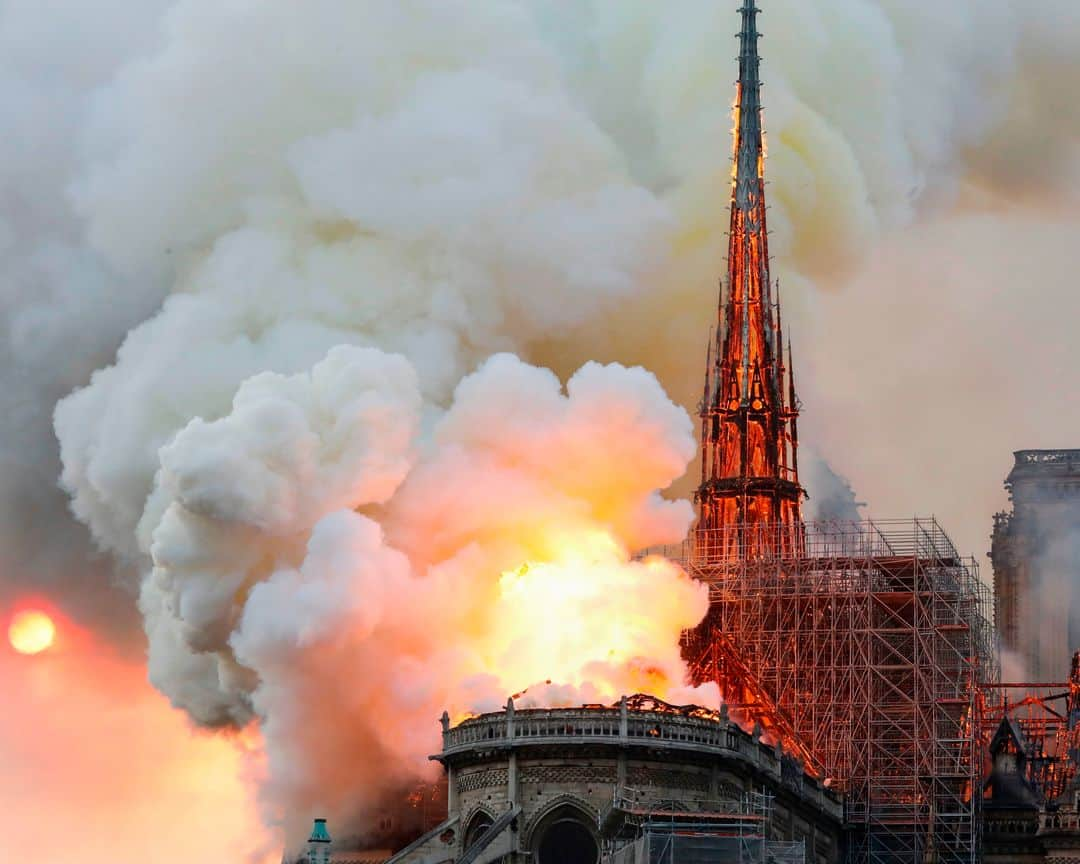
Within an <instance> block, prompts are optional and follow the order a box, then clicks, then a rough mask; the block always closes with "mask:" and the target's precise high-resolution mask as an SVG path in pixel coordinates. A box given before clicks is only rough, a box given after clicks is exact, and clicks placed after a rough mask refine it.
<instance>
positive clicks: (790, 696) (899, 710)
mask: <svg viewBox="0 0 1080 864" xmlns="http://www.w3.org/2000/svg"><path fill="white" fill-rule="evenodd" d="M791 530H792V528H791V525H788V524H784V525H780V524H778V525H764V524H754V525H742V526H734V527H730V528H723V529H718V530H716V531H698V532H697V533H696V534H695V535H694V536H693V537H692V538H691V539H690V540H689V541H688V542H687V543H686V544H684V545H682V546H681V547H676V548H673V549H667V550H664V553H663V554H665V555H666V556H667V557H669V558H671V559H672V560H675V561H676V562H677V563H679V564H680V565H681V566H683V567H684V568H685V569H686V571H687V572H688V573H689V574H690V575H691V576H693V577H694V578H695V579H698V580H699V581H701V582H703V583H705V584H706V585H708V586H709V594H710V600H711V603H710V609H709V613H708V615H707V616H706V618H705V620H704V621H703V622H702V623H701V624H700V625H699V626H698V627H697V628H696V629H695V630H693V631H690V632H688V633H686V634H684V638H683V650H684V655H685V656H686V658H687V660H688V662H689V663H690V666H691V672H692V676H693V678H694V681H695V683H703V682H706V681H715V682H716V683H718V684H719V686H720V689H721V693H722V694H723V695H724V698H725V700H726V701H727V702H728V703H729V705H730V707H731V709H732V711H733V714H736V716H737V712H742V714H743V715H744V716H745V717H746V718H747V721H748V722H755V723H760V724H761V726H762V727H763V728H764V729H765V731H766V733H767V734H769V735H771V736H773V737H774V738H776V739H778V740H780V741H781V743H783V744H784V747H785V750H787V751H788V752H792V753H799V754H802V755H803V757H804V761H805V762H806V763H807V767H808V768H809V769H811V770H812V771H814V772H816V773H819V774H820V775H821V776H822V777H824V778H825V780H826V782H827V783H828V784H830V785H832V786H834V787H836V788H838V789H840V790H842V791H843V792H844V793H845V794H846V797H847V802H848V803H847V819H848V821H849V823H850V824H851V825H852V826H853V827H854V829H855V834H854V837H853V843H852V846H851V856H850V857H851V860H853V861H859V862H869V864H912V862H919V861H922V860H924V859H925V858H927V856H928V855H930V854H931V853H932V854H933V856H934V860H935V861H937V862H940V864H961V862H963V864H975V862H976V861H977V860H978V848H979V830H980V819H979V812H978V810H979V799H980V795H979V792H978V791H977V790H978V788H979V782H980V777H981V769H982V754H981V752H980V749H979V748H980V746H981V741H980V730H979V729H978V727H979V723H978V722H977V720H978V718H979V716H980V712H979V710H978V709H979V705H978V704H977V703H978V698H979V697H978V693H979V688H978V683H979V682H980V681H988V680H995V681H996V680H997V674H998V673H997V667H996V660H995V655H994V652H993V630H992V625H991V622H990V614H991V605H990V604H991V601H990V592H989V589H988V588H987V586H985V585H984V584H983V583H982V582H981V581H980V580H979V577H978V568H977V565H976V564H975V562H974V560H973V559H970V558H964V557H962V556H961V555H960V554H959V553H958V552H957V551H956V549H955V547H954V546H953V544H952V542H951V541H950V540H949V538H948V536H947V535H946V534H945V532H944V531H943V530H942V529H941V527H940V526H939V525H938V524H937V522H936V521H935V520H933V519H912V520H904V521H888V522H881V521H875V522H869V521H868V522H857V523H847V522H824V523H820V522H819V523H807V524H806V525H805V527H803V526H799V531H800V536H799V537H798V538H797V542H796V543H794V544H792V543H791V542H789V538H790V532H791ZM770 549H773V550H786V551H784V552H781V553H776V554H771V553H769V552H765V553H764V554H761V553H755V555H754V556H749V555H745V554H742V550H770Z"/></svg>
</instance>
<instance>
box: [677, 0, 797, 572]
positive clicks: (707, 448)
mask: <svg viewBox="0 0 1080 864" xmlns="http://www.w3.org/2000/svg"><path fill="white" fill-rule="evenodd" d="M758 12H759V10H758V8H757V6H756V5H755V3H754V0H744V2H743V6H742V9H741V14H742V28H741V32H740V33H739V41H740V50H739V81H738V85H737V90H736V96H735V109H734V110H735V130H734V135H735V143H734V169H733V172H732V183H731V227H730V232H729V239H728V267H727V281H726V284H725V285H724V286H723V290H722V291H721V296H720V309H719V327H718V329H717V333H716V337H715V338H716V343H715V350H710V357H711V360H710V361H709V363H708V368H707V369H706V385H705V398H704V400H703V402H702V405H701V452H702V465H701V486H700V487H699V488H698V491H697V494H696V500H697V503H698V507H699V520H698V527H697V542H698V544H699V547H702V546H704V547H705V548H708V549H709V550H710V554H713V555H716V554H719V555H722V556H724V557H733V558H753V557H759V556H761V555H764V554H773V553H775V554H796V553H797V552H799V551H800V550H801V548H802V542H801V538H802V499H803V497H804V496H805V494H806V493H805V492H804V491H803V488H802V486H800V485H799V474H798V463H797V460H796V450H797V446H798V435H797V431H796V418H797V416H798V400H797V399H796V397H795V389H794V385H793V381H792V380H790V379H789V380H788V381H787V386H786V387H785V376H786V375H787V369H786V368H785V365H784V352H783V346H782V344H781V339H782V334H781V331H780V305H779V302H778V301H777V302H776V303H775V305H774V302H773V296H772V285H771V279H770V275H769V239H768V229H767V225H766V206H765V145H764V138H763V134H762V125H761V78H760V66H761V58H760V56H759V54H758V39H759V35H760V34H759V33H758V29H757V16H758ZM736 526H738V527H739V530H737V531H736V530H732V529H735V528H736ZM718 547H719V548H718Z"/></svg>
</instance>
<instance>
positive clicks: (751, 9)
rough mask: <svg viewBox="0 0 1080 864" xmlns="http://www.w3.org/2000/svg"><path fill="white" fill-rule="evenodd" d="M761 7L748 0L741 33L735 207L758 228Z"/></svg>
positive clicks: (750, 223) (743, 12)
mask: <svg viewBox="0 0 1080 864" xmlns="http://www.w3.org/2000/svg"><path fill="white" fill-rule="evenodd" d="M758 11H759V10H758V8H757V6H756V5H755V3H754V0H744V2H743V5H742V9H741V10H740V12H741V14H742V29H741V30H740V32H739V90H738V112H739V118H738V119H739V122H738V125H737V127H736V129H735V135H736V142H735V195H734V199H735V205H736V206H737V207H738V208H739V210H741V211H742V212H743V213H744V214H745V215H746V217H747V221H748V223H749V224H748V226H747V227H749V228H751V229H752V230H753V229H756V228H759V227H760V226H758V225H757V218H756V217H757V209H758V204H759V201H758V190H759V185H760V181H761V179H762V177H763V174H764V170H763V167H764V166H763V164H762V162H763V160H762V155H763V153H764V143H763V138H762V132H761V56H760V55H759V54H758V40H759V39H760V38H761V34H760V33H758V29H757V16H758Z"/></svg>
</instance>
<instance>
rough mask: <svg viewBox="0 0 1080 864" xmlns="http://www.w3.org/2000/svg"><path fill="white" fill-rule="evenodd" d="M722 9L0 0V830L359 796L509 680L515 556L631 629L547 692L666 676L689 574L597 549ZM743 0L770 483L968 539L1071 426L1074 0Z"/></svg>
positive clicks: (697, 172)
mask: <svg viewBox="0 0 1080 864" xmlns="http://www.w3.org/2000/svg"><path fill="white" fill-rule="evenodd" d="M734 5H735V4H733V3H730V4H719V5H718V4H715V3H712V2H711V0H675V2H672V3H668V4H663V7H661V6H658V5H657V4H655V3H652V2H650V0H567V2H564V3H558V4H551V3H547V2H540V0H483V2H476V0H359V2H357V0H354V2H346V0H312V2H309V3H305V4H303V5H302V6H298V5H296V4H294V3H292V2H289V0H263V2H259V3H256V2H253V0H230V2H227V3H222V2H210V0H105V2H102V3H96V4H86V3H82V2H78V0H51V2H41V0H0V116H3V117H5V118H7V121H6V122H7V123H8V124H9V126H10V127H11V132H10V134H6V135H3V136H0V623H3V624H4V625H5V626H4V629H5V630H6V624H7V622H9V621H10V620H11V618H12V616H14V615H15V614H16V613H17V612H18V611H19V610H21V609H24V608H26V607H27V606H29V605H37V606H40V607H43V608H44V609H45V610H46V611H48V612H49V613H50V614H52V615H53V617H54V618H55V620H56V622H57V625H58V636H57V641H56V644H55V646H54V647H53V648H51V649H50V650H48V651H45V652H43V653H41V654H38V655H34V656H25V655H19V654H16V653H15V652H14V651H12V650H8V649H7V648H4V649H3V650H2V656H0V685H2V686H3V687H4V689H5V692H7V693H9V694H14V695H15V696H16V698H14V699H12V700H10V704H9V705H8V709H7V710H6V711H5V713H4V716H3V718H2V719H0V752H2V753H3V764H4V766H5V768H7V767H8V766H12V767H11V770H5V771H4V772H3V775H4V776H3V779H0V837H2V838H6V839H3V840H0V857H10V856H11V855H12V854H14V851H13V850H17V849H21V848H24V847H23V846H21V845H20V844H21V843H23V842H24V838H26V837H28V836H33V837H34V838H35V840H34V842H35V844H39V845H38V848H39V849H40V850H41V851H40V854H39V855H38V856H37V857H38V860H41V861H45V862H47V864H51V862H53V861H56V862H61V861H68V860H71V856H72V855H76V854H77V856H78V858H79V860H84V861H89V862H91V864H92V862H95V861H99V860H100V861H104V860H109V861H116V860H121V861H127V860H131V861H135V860H146V859H147V858H149V859H151V860H155V861H161V862H163V864H173V862H177V864H179V862H182V861H188V860H192V859H194V858H196V857H205V856H207V855H224V856H226V857H228V856H233V857H234V858H235V859H236V860H246V859H250V860H251V861H260V860H261V859H262V858H264V857H265V853H266V851H267V850H268V849H272V850H276V849H277V848H278V844H279V843H280V842H281V838H282V828H283V826H287V827H288V829H289V831H290V836H291V837H295V836H297V831H299V830H301V829H302V824H303V823H304V822H305V821H306V820H308V819H309V818H310V817H311V816H312V815H315V814H316V811H318V813H319V814H320V815H325V814H327V813H328V814H330V815H331V816H332V817H333V816H338V815H341V816H342V818H359V819H360V820H361V821H362V820H363V818H364V814H366V813H369V812H370V808H371V807H372V806H374V805H375V803H376V800H375V799H376V798H377V794H376V793H377V792H378V791H379V789H378V784H377V783H374V782H373V781H372V780H371V778H372V777H373V775H372V774H371V773H370V770H371V769H370V766H372V765H379V764H382V763H380V760H386V761H392V762H393V764H400V765H402V766H405V767H403V768H402V771H403V772H404V773H405V774H406V775H409V773H410V772H411V771H413V768H414V767H415V766H417V765H419V764H420V763H422V762H423V761H424V756H425V755H426V753H427V752H430V749H431V747H432V746H434V744H435V730H436V728H437V727H436V725H435V724H434V722H429V720H433V719H434V718H435V717H437V716H438V714H439V713H441V710H442V709H443V707H449V708H451V709H453V710H454V711H456V712H460V713H467V712H468V711H470V710H479V709H481V708H483V707H485V706H490V705H497V704H500V702H501V700H503V699H505V693H506V692H507V691H509V692H514V691H516V690H519V689H522V688H523V687H527V686H530V685H533V684H536V683H537V681H540V680H544V679H545V677H551V676H550V675H546V674H545V671H544V668H543V666H542V664H537V662H536V659H537V658H536V656H535V652H530V650H529V646H528V645H527V644H523V642H522V640H521V639H520V638H518V636H519V634H517V633H516V632H510V631H508V630H507V629H506V628H502V629H500V628H499V627H498V626H497V625H496V623H494V619H493V618H492V617H491V616H488V615H485V614H483V611H482V610H484V609H498V610H501V612H502V613H505V616H506V618H507V620H527V618H522V619H519V618H517V617H515V616H518V615H521V614H522V613H523V612H524V613H528V611H529V609H530V608H533V607H535V605H536V604H537V603H539V602H544V603H552V602H555V601H554V600H553V598H552V597H551V596H550V595H548V594H545V593H544V592H543V590H542V584H543V579H542V578H541V577H540V576H538V575H537V574H544V575H547V576H550V577H552V578H553V579H556V578H563V579H566V580H568V581H567V584H576V583H575V580H574V579H573V578H572V577H573V576H574V574H575V573H579V572H580V568H582V567H584V566H588V567H590V568H592V569H591V571H590V572H591V574H592V576H593V579H592V580H591V581H590V583H589V584H591V585H593V586H594V589H595V590H594V591H593V592H592V593H590V592H589V591H584V592H582V593H580V594H575V593H574V592H573V591H567V592H564V595H567V596H564V597H563V598H562V599H563V600H565V601H566V602H567V603H568V604H570V605H569V606H568V607H567V608H565V609H563V610H562V612H563V614H562V616H561V617H562V618H565V619H567V620H572V621H577V620H583V617H584V616H586V614H587V613H586V611H584V610H588V609H590V608H594V607H596V605H597V604H598V603H599V604H601V605H602V603H603V601H604V598H605V597H608V596H611V595H618V596H619V597H620V598H622V599H623V600H625V605H620V606H619V607H618V608H617V609H613V610H612V612H611V615H610V616H609V617H611V618H612V619H618V620H624V619H625V620H630V621H633V622H634V629H632V631H631V633H632V636H633V638H632V639H630V640H627V639H626V638H625V636H626V633H625V632H618V633H613V632H609V631H607V630H604V629H603V628H601V629H599V630H598V631H595V635H593V636H591V640H585V641H586V644H585V645H582V640H581V634H580V633H578V634H576V635H575V634H572V633H563V634H558V635H559V637H560V640H561V641H558V640H557V641H558V644H559V646H560V649H561V650H560V651H557V652H553V654H552V657H553V658H557V659H558V669H557V675H556V676H555V677H557V678H559V679H560V680H558V681H557V682H556V689H555V690H552V691H544V692H545V693H547V694H548V697H549V698H551V699H556V698H561V699H569V700H573V699H575V698H586V697H596V698H604V697H606V696H607V695H610V694H611V693H615V692H617V691H618V690H619V689H620V688H625V687H627V686H630V684H631V683H642V681H643V678H642V676H645V679H647V680H646V683H648V684H649V685H650V686H652V687H654V688H655V689H662V688H671V692H672V693H679V690H678V687H679V684H680V682H679V681H678V680H677V679H678V677H679V675H678V673H679V661H678V658H677V657H676V656H673V655H672V653H671V651H670V650H669V649H671V648H672V646H673V645H674V637H675V636H676V635H677V633H678V630H679V628H680V627H682V626H686V622H687V620H688V618H693V616H694V614H696V611H697V610H698V607H699V605H700V597H699V596H697V594H696V593H695V591H694V589H693V586H688V585H687V584H685V583H684V582H682V581H680V579H679V576H678V574H677V573H673V572H671V571H669V570H665V569H663V568H660V569H654V570H643V569H641V568H640V567H637V566H636V565H634V564H633V562H632V561H631V555H632V552H633V551H635V550H637V549H639V548H642V547H644V546H647V545H650V544H651V543H655V542H670V541H673V540H677V539H678V537H679V535H680V533H682V532H685V529H686V527H687V525H688V524H689V519H690V516H691V514H690V511H689V509H688V507H687V506H686V505H685V503H683V504H680V503H678V501H677V500H673V499H678V498H679V497H680V496H685V495H688V494H689V493H690V491H691V490H692V488H693V476H694V465H693V443H694V433H693V426H692V423H691V421H690V419H689V418H688V416H687V414H686V413H684V412H683V411H682V409H687V411H688V412H689V413H690V414H692V413H693V410H694V407H695V402H696V399H697V398H698V394H699V392H700V390H699V388H700V383H701V374H702V364H703V359H704V349H705V345H706V340H707V336H708V327H709V323H710V322H711V321H712V320H714V318H713V316H714V315H715V305H716V287H717V286H716V281H717V277H718V274H719V273H720V272H721V271H722V268H723V262H722V250H723V247H724V235H723V232H724V229H725V225H726V214H725V209H724V205H725V202H726V200H727V195H728V192H727V183H728V176H727V171H728V165H727V157H728V152H729V144H728V137H727V136H728V133H729V130H730V123H731V121H730V104H731V98H732V79H733V77H734V74H735V72H734V69H735V66H734V57H735V53H736V49H735V44H734V41H733V38H732V36H733V34H734V33H735V30H736V20H735V13H734V9H733V8H729V7H733V6H734ZM760 5H762V6H763V7H765V9H764V11H763V13H762V30H763V32H764V38H763V42H762V50H763V52H764V55H765V62H764V68H763V77H764V80H765V93H764V102H765V105H766V116H765V125H766V128H767V130H768V145H769V159H768V163H767V176H768V179H769V184H770V185H769V187H768V195H769V198H770V203H771V210H770V226H771V228H772V231H773V237H772V238H771V248H772V251H773V253H774V262H773V268H774V275H775V276H778V277H779V278H780V280H781V282H782V286H783V298H784V311H785V330H786V332H788V333H790V334H791V335H792V337H793V339H794V348H795V364H796V370H797V374H798V385H799V395H800V397H801V399H802V402H803V406H804V407H803V414H802V417H801V419H800V431H801V437H802V441H803V445H804V449H803V461H802V464H803V467H804V472H805V476H806V477H813V478H816V482H817V484H818V485H817V487H816V488H815V487H812V488H810V490H809V491H810V494H811V501H810V512H811V513H812V512H813V510H814V507H816V506H817V502H818V501H819V500H824V499H827V498H828V497H829V491H830V490H829V489H828V487H827V486H826V484H825V482H824V480H823V479H821V478H824V477H826V476H828V472H826V471H824V470H823V467H824V466H828V468H829V469H831V471H832V472H835V473H836V474H837V475H839V476H841V477H842V478H844V480H845V481H846V482H847V483H850V485H851V487H852V489H853V490H854V495H855V496H856V497H857V498H858V500H859V501H862V502H866V506H865V508H864V513H865V514H866V515H869V516H876V517H883V518H893V517H906V516H910V515H912V514H919V515H935V516H936V517H938V518H939V519H940V521H941V522H942V524H943V525H944V526H945V528H946V530H947V531H948V532H949V533H950V535H951V536H952V537H953V539H954V540H955V541H956V544H957V546H958V547H959V548H960V549H961V551H962V552H964V553H965V554H970V555H973V556H975V558H976V559H977V560H978V561H979V563H980V564H981V565H982V568H983V574H984V576H987V575H988V573H989V567H988V562H987V561H986V558H985V553H986V551H987V549H988V536H989V532H990V529H991V524H992V522H991V520H992V515H993V513H994V512H996V511H997V510H1000V509H1002V508H1003V507H1004V506H1005V505H1006V496H1005V492H1004V490H1003V488H1002V480H1003V479H1004V476H1005V475H1006V473H1007V472H1008V470H1009V467H1010V465H1011V461H1012V457H1011V452H1012V451H1013V450H1015V449H1021V448H1033V447H1065V446H1070V445H1072V446H1080V442H1078V441H1076V440H1074V439H1072V438H1070V436H1071V435H1073V434H1074V433H1073V430H1075V429H1077V428H1080V397H1078V395H1077V393H1078V390H1077V388H1076V387H1075V380H1076V373H1077V370H1078V368H1080V340H1077V339H1076V338H1075V322H1076V320H1078V316H1080V306H1078V301H1077V296H1078V295H1077V293H1076V291H1075V283H1076V276H1075V274H1076V264H1077V253H1076V250H1075V243H1074V238H1075V237H1076V236H1077V232H1078V230H1080V107H1078V104H1077V103H1076V101H1075V99H1074V98H1073V94H1074V93H1075V92H1076V88H1077V87H1078V86H1080V59H1078V58H1080V7H1078V6H1077V5H1076V4H1075V2H1073V0H1047V2H1044V3H1041V4H1039V7H1038V11H1037V14H1032V7H1031V4H1029V3H1027V2H1025V0H952V2H950V3H948V4H945V5H943V4H941V3H939V2H931V0H818V2H815V3H813V4H808V3H805V2H803V0H761V3H760ZM721 7H722V8H721ZM637 365H640V366H642V367H644V369H645V370H648V371H647V372H646V371H642V370H641V369H635V368H633V367H635V366H637ZM546 369H550V370H551V371H550V372H548V371H545V370H546ZM627 465H633V466H634V471H631V472H628V471H627V470H626V466H627ZM807 482H808V485H810V481H809V480H808V481H807ZM462 488H468V489H469V495H468V496H467V497H466V498H464V499H462V498H461V497H460V496H457V495H450V494H444V490H459V489H462ZM463 501H464V502H465V504H467V505H468V506H464V504H463ZM526 564H539V565H541V566H540V567H536V568H534V569H532V570H530V569H529V568H528V567H525V569H521V568H522V567H523V566H524V565H526ZM530 574H532V575H530ZM559 584H562V583H559ZM661 607H662V613H658V614H655V615H652V616H650V615H649V614H647V612H648V610H656V609H658V608H661ZM616 613H617V614H616ZM1078 614H1080V610H1078ZM620 616H621V617H620ZM555 617H556V618H558V617H559V616H555ZM405 622H410V623H408V624H406V623H405ZM589 632H590V633H594V631H589ZM342 634H344V635H342ZM590 641H591V642H592V643H593V644H589V642H590ZM609 643H611V644H614V645H616V646H617V647H618V650H616V651H614V653H612V652H609V650H608V649H609V648H610V647H611V644H609ZM628 644H629V645H637V646H639V647H640V646H645V647H641V649H640V650H641V653H642V654H643V655H645V658H644V659H645V660H647V661H648V662H647V663H643V662H641V660H642V657H634V656H631V655H632V654H633V651H632V650H630V648H629V647H628ZM592 652H596V654H597V656H593V653H592ZM613 657H614V660H612V658H613ZM649 676H653V677H652V678H651V679H650V678H649ZM354 679H359V680H360V681H362V682H363V683H355V681H354ZM342 682H350V683H348V684H346V685H343V684H342ZM403 682H408V685H406V684H404V683H403ZM559 687H562V688H563V689H561V690H559V689H558V688H559ZM313 688H314V689H313ZM534 692H535V691H534ZM665 692H667V691H665ZM680 695H683V696H687V698H689V695H688V694H680ZM692 695H695V696H696V697H699V698H701V699H703V700H707V699H708V698H711V696H710V694H692ZM713 695H715V694H713ZM320 700H326V701H325V703H323V704H325V706H326V708H327V710H326V711H325V716H327V717H329V718H331V720H330V721H329V722H327V723H326V724H325V725H314V726H313V725H311V724H310V723H308V722H306V721H307V719H308V718H307V717H306V715H305V713H304V711H303V710H302V709H303V707H304V706H308V705H311V704H313V703H320ZM341 718H345V719H344V720H342V719H341ZM343 753H344V754H348V758H342V756H341V754H343ZM365 765H366V766H369V767H368V768H365V767H364V766H365ZM353 766H355V769H354V767H353ZM416 770H420V769H419V768H416ZM395 779H400V778H397V777H395ZM37 838H45V839H37ZM5 844H13V845H12V846H11V849H9V848H8V847H7V846H6V845H5ZM5 853H7V854H6V855H5ZM270 857H271V858H272V857H273V853H271V854H270Z"/></svg>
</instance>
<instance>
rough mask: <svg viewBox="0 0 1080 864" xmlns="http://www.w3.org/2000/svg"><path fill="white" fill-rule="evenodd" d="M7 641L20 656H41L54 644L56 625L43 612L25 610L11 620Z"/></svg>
mask: <svg viewBox="0 0 1080 864" xmlns="http://www.w3.org/2000/svg"><path fill="white" fill-rule="evenodd" d="M8 640H9V641H10V642H11V647H12V648H14V649H15V650H16V651H18V652H19V653H20V654H28V655H29V654H41V653H42V652H43V651H47V650H49V649H50V648H51V647H52V646H53V644H54V643H55V641H56V625H55V624H54V623H53V620H52V618H50V617H49V616H48V615H46V614H45V613H44V612H41V611H39V610H37V609H26V610H24V611H22V612H18V613H16V614H15V616H14V617H13V618H12V619H11V625H10V626H9V627H8Z"/></svg>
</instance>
